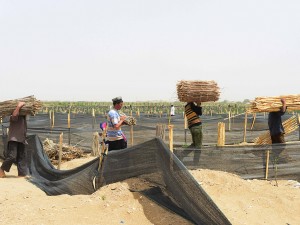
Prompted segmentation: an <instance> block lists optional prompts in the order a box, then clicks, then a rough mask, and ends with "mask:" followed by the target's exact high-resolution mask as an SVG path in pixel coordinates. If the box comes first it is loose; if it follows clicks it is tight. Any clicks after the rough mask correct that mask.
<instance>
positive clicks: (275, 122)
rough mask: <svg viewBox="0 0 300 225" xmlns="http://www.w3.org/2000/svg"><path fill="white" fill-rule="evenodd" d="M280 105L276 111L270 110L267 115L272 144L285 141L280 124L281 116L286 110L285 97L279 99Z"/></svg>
mask: <svg viewBox="0 0 300 225" xmlns="http://www.w3.org/2000/svg"><path fill="white" fill-rule="evenodd" d="M281 102H282V107H281V108H280V110H279V111H277V112H270V113H269V117H268V125H269V131H270V135H271V140H272V144H275V143H285V140H284V128H283V125H282V120H281V117H282V116H283V115H284V114H285V111H286V108H287V107H286V102H285V99H284V98H282V99H281Z"/></svg>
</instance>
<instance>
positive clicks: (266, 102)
mask: <svg viewBox="0 0 300 225" xmlns="http://www.w3.org/2000/svg"><path fill="white" fill-rule="evenodd" d="M282 98H284V99H285V102H286V106H287V108H288V110H290V111H293V110H300V95H282V96H275V97H257V98H255V100H254V101H252V102H251V103H250V107H249V109H248V110H247V111H248V112H249V113H255V112H277V111H280V107H281V106H282V103H281V99H282Z"/></svg>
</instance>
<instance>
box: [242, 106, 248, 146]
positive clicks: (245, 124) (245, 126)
mask: <svg viewBox="0 0 300 225" xmlns="http://www.w3.org/2000/svg"><path fill="white" fill-rule="evenodd" d="M246 132H247V112H245V123H244V140H243V142H246Z"/></svg>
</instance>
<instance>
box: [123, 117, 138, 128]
mask: <svg viewBox="0 0 300 225" xmlns="http://www.w3.org/2000/svg"><path fill="white" fill-rule="evenodd" d="M124 123H125V124H126V125H129V126H131V125H136V119H135V118H134V117H133V116H127V117H126V119H125V120H124Z"/></svg>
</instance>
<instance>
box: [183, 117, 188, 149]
mask: <svg viewBox="0 0 300 225" xmlns="http://www.w3.org/2000/svg"><path fill="white" fill-rule="evenodd" d="M183 117H184V143H185V144H186V143H187V142H186V133H187V130H188V125H187V124H188V123H187V118H186V116H185V114H184V115H183Z"/></svg>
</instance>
